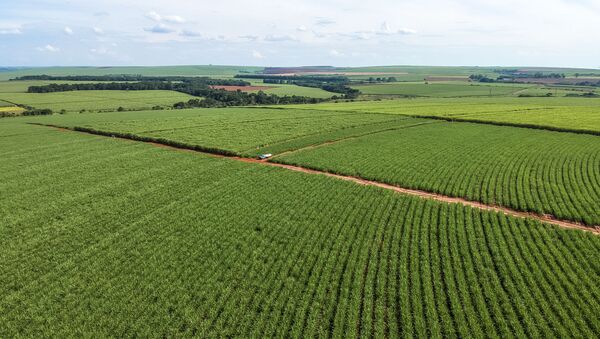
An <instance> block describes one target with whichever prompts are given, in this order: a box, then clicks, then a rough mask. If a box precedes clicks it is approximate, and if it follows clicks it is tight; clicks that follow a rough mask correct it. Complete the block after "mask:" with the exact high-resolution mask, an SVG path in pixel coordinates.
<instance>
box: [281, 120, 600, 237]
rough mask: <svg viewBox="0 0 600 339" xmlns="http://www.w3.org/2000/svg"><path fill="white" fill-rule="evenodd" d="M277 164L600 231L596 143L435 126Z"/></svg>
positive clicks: (360, 140) (355, 141) (539, 133)
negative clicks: (460, 199)
mask: <svg viewBox="0 0 600 339" xmlns="http://www.w3.org/2000/svg"><path fill="white" fill-rule="evenodd" d="M277 160H278V161H281V162H286V163H292V164H298V165H302V166H306V167H311V168H317V169H322V170H327V171H331V172H336V173H343V174H348V175H355V176H360V177H363V178H367V179H372V180H377V181H384V182H387V183H391V184H397V185H400V186H404V187H410V188H415V189H422V190H426V191H432V192H436V193H441V194H445V195H451V196H457V197H464V198H467V199H469V200H474V201H481V202H483V203H486V204H495V205H501V206H506V207H510V208H513V209H517V210H521V211H531V212H535V213H538V214H551V215H554V216H556V217H558V218H561V219H569V220H575V221H580V222H583V223H585V224H588V225H600V209H599V208H598V206H600V138H598V137H595V136H585V135H576V134H571V133H556V132H546V131H534V130H526V129H519V128H510V127H496V126H488V125H476V124H468V123H437V124H429V125H423V126H418V127H414V128H410V129H402V130H398V131H391V132H383V133H379V134H373V135H369V136H365V137H361V138H357V139H353V140H348V141H344V142H341V143H337V144H333V145H327V146H324V147H319V148H315V149H307V150H304V151H303V150H300V151H298V152H296V153H292V154H289V155H284V156H282V157H281V158H277Z"/></svg>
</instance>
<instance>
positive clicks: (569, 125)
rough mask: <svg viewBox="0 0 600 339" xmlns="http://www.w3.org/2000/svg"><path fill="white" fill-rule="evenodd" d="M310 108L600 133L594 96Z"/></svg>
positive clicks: (363, 103) (433, 100) (412, 101)
mask: <svg viewBox="0 0 600 339" xmlns="http://www.w3.org/2000/svg"><path fill="white" fill-rule="evenodd" d="M291 107H294V108H304V109H306V108H307V107H303V106H290V108H291ZM310 109H313V110H314V109H318V110H333V111H353V112H370V113H386V114H401V115H409V116H417V117H438V118H453V119H461V120H469V121H473V122H486V123H496V124H507V125H517V126H523V127H537V128H542V129H550V130H557V131H565V132H567V131H573V132H576V133H589V134H595V135H598V134H599V133H600V106H599V105H598V100H597V99H594V98H591V99H586V98H564V97H562V98H501V97H497V98H428V99H423V98H422V99H401V100H382V101H358V102H343V103H323V104H317V105H311V107H310Z"/></svg>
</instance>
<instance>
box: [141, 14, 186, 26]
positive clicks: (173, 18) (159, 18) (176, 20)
mask: <svg viewBox="0 0 600 339" xmlns="http://www.w3.org/2000/svg"><path fill="white" fill-rule="evenodd" d="M145 16H146V18H148V19H150V20H152V21H156V22H168V23H171V24H182V23H184V22H185V19H184V18H182V17H181V16H179V15H165V16H163V15H160V14H158V13H157V12H156V11H150V12H148V13H146V15H145Z"/></svg>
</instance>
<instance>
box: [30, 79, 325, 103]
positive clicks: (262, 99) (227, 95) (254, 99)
mask: <svg viewBox="0 0 600 339" xmlns="http://www.w3.org/2000/svg"><path fill="white" fill-rule="evenodd" d="M86 90H130V91H137V90H173V91H178V92H182V93H186V94H189V95H192V96H197V97H202V98H203V99H192V100H190V101H189V102H178V103H176V104H175V105H174V106H173V107H174V108H186V107H226V106H245V105H270V104H307V103H317V102H321V101H323V99H317V98H311V97H305V96H297V95H293V96H278V95H275V94H266V93H264V92H262V91H261V92H258V93H246V92H242V91H240V90H237V91H226V90H223V89H215V88H212V87H211V86H210V85H207V84H206V82H204V81H187V82H176V83H173V82H159V81H145V82H100V83H80V84H49V85H44V86H31V87H29V89H28V92H30V93H50V92H66V91H86Z"/></svg>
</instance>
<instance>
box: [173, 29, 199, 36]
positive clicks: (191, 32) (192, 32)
mask: <svg viewBox="0 0 600 339" xmlns="http://www.w3.org/2000/svg"><path fill="white" fill-rule="evenodd" d="M179 35H181V36H187V37H200V36H202V34H200V33H199V32H196V31H191V30H187V29H184V30H183V31H181V33H180V34H179Z"/></svg>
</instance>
